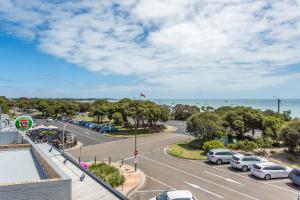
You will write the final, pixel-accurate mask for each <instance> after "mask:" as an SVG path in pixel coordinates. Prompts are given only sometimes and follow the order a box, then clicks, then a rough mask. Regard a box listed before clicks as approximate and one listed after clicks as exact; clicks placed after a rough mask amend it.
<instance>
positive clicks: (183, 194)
mask: <svg viewBox="0 0 300 200" xmlns="http://www.w3.org/2000/svg"><path fill="white" fill-rule="evenodd" d="M167 195H168V197H169V198H170V199H176V198H190V199H191V198H193V194H192V193H191V192H190V191H188V190H175V191H170V192H167Z"/></svg>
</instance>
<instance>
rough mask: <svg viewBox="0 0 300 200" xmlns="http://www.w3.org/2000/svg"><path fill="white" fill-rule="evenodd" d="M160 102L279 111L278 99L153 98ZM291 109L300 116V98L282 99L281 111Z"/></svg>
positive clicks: (293, 113) (296, 115)
mask: <svg viewBox="0 0 300 200" xmlns="http://www.w3.org/2000/svg"><path fill="white" fill-rule="evenodd" d="M152 101H154V102H156V103H158V104H161V105H163V104H165V105H168V106H172V107H173V106H175V105H176V104H188V105H194V106H198V107H199V108H201V107H202V106H211V107H213V108H219V107H222V106H247V107H252V108H256V109H260V110H267V109H270V110H273V111H275V112H277V100H276V99H152ZM288 110H290V111H291V116H292V117H299V118H300V99H282V100H281V103H280V112H281V113H282V112H283V111H288Z"/></svg>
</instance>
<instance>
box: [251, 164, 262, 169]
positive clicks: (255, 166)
mask: <svg viewBox="0 0 300 200" xmlns="http://www.w3.org/2000/svg"><path fill="white" fill-rule="evenodd" d="M253 168H254V169H261V167H260V166H258V165H256V164H254V165H253Z"/></svg>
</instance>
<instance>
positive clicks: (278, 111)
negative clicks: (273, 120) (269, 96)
mask: <svg viewBox="0 0 300 200" xmlns="http://www.w3.org/2000/svg"><path fill="white" fill-rule="evenodd" d="M273 98H274V99H276V100H277V113H278V114H279V113H280V103H281V99H279V98H277V97H275V96H273Z"/></svg>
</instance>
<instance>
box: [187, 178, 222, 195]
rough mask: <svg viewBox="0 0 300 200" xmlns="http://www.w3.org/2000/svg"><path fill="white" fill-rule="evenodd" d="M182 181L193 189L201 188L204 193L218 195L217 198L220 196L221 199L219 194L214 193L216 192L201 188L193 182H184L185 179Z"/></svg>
mask: <svg viewBox="0 0 300 200" xmlns="http://www.w3.org/2000/svg"><path fill="white" fill-rule="evenodd" d="M184 182H185V183H186V184H188V185H189V186H191V187H193V188H195V189H199V190H202V191H204V192H206V193H208V194H211V195H213V196H216V197H218V198H220V199H223V197H222V196H220V195H218V194H216V193H214V192H211V191H208V190H206V189H203V188H201V187H200V186H199V185H194V184H192V183H189V182H186V181H184Z"/></svg>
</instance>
